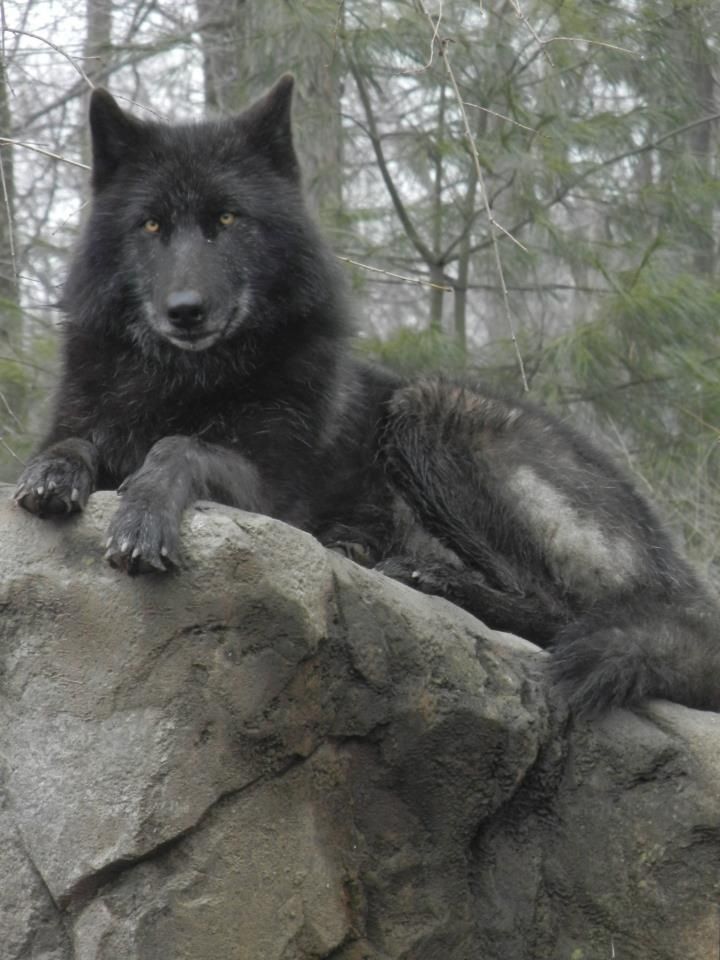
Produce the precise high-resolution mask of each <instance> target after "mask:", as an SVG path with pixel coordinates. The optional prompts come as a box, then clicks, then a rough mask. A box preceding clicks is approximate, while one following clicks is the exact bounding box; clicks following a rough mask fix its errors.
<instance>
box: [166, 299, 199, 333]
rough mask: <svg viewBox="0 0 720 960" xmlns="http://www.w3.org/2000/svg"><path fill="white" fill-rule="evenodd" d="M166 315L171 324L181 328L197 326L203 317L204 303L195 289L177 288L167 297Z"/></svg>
mask: <svg viewBox="0 0 720 960" xmlns="http://www.w3.org/2000/svg"><path fill="white" fill-rule="evenodd" d="M166 309H167V315H168V317H169V319H170V321H171V322H172V324H173V326H175V327H180V328H181V329H183V330H189V329H190V328H191V327H197V326H199V325H200V324H201V323H202V322H203V320H204V319H205V304H204V303H203V298H202V295H201V294H200V293H199V291H197V290H178V291H176V292H175V293H171V294H170V295H169V296H168V298H167V305H166Z"/></svg>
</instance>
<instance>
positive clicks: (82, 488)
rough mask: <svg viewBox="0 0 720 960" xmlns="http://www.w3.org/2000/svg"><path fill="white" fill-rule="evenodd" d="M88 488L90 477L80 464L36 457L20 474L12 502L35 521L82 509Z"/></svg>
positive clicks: (70, 459) (89, 473)
mask: <svg viewBox="0 0 720 960" xmlns="http://www.w3.org/2000/svg"><path fill="white" fill-rule="evenodd" d="M92 486H93V475H92V473H91V471H90V470H89V469H88V466H87V464H86V463H84V462H83V461H82V460H76V459H75V458H74V457H71V456H67V457H66V456H46V455H44V454H40V456H38V457H34V458H33V459H32V460H31V461H30V463H29V464H28V465H27V467H26V468H25V470H24V471H23V473H22V475H21V477H20V479H19V480H18V485H17V488H16V490H15V493H14V495H13V499H14V500H15V502H16V503H17V504H18V505H19V506H21V507H23V508H24V509H25V510H29V511H30V513H35V514H37V515H38V516H39V517H47V516H50V515H57V514H64V513H75V512H77V511H78V510H82V509H83V508H84V506H85V504H86V503H87V501H88V497H89V496H90V494H91V492H92Z"/></svg>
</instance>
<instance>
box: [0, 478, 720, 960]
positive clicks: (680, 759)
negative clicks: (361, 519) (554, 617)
mask: <svg viewBox="0 0 720 960" xmlns="http://www.w3.org/2000/svg"><path fill="white" fill-rule="evenodd" d="M9 492H10V491H9V488H7V489H5V490H4V491H2V494H1V495H2V496H3V497H4V498H5V499H3V501H2V507H0V529H1V531H2V533H1V534H0V536H1V537H2V544H3V546H2V550H1V551H0V618H1V619H0V765H1V766H0V790H1V791H2V795H3V799H4V803H3V805H2V809H0V877H2V878H3V879H2V882H1V883H0V943H2V948H1V949H0V954H1V955H2V956H3V957H7V960H71V958H72V960H160V958H168V960H170V958H172V960H218V958H222V960H310V958H316V960H317V958H330V957H332V958H333V960H364V958H368V960H381V958H384V960H396V958H407V960H435V958H437V960H480V958H482V960H495V958H497V960H500V958H503V960H507V958H511V960H526V958H527V960H541V958H545V957H547V958H548V960H550V958H552V960H564V958H567V960H594V958H598V960H600V958H602V960H606V958H610V957H612V956H613V950H614V955H615V956H617V957H618V958H621V960H629V958H637V960H671V958H673V960H675V958H677V960H696V958H697V960H700V958H702V960H709V958H712V957H715V956H717V954H718V943H719V939H718V937H719V933H720V931H719V927H718V910H717V895H718V881H719V879H720V870H719V867H720V748H719V745H720V717H718V716H716V715H713V714H704V713H699V712H695V711H691V710H687V709H685V708H682V707H678V706H674V705H669V704H653V705H651V706H650V707H648V708H647V709H645V710H644V711H642V712H638V713H637V714H633V713H630V712H627V711H616V712H614V713H612V714H610V715H608V716H607V717H606V718H605V719H604V720H602V721H598V722H594V723H582V724H581V723H577V722H574V721H573V720H572V719H571V718H569V717H568V715H567V712H566V711H565V710H564V708H563V706H562V704H561V703H559V702H558V701H557V699H556V698H555V697H554V696H553V695H552V693H551V691H549V689H548V685H547V681H546V678H545V669H544V668H545V654H543V653H542V652H541V651H539V650H537V648H535V647H533V646H532V645H530V644H528V643H526V642H525V641H522V640H519V639H517V638H514V637H510V636H508V635H506V634H499V633H496V632H494V631H492V630H489V629H488V628H486V627H485V626H483V624H482V623H480V622H479V621H477V620H475V619H474V618H473V617H471V616H469V615H468V614H465V613H463V612H462V611H460V610H458V609H457V608H455V607H453V606H452V605H450V604H448V603H447V602H445V601H443V600H441V599H437V598H430V597H425V596H422V595H420V594H418V593H415V592H414V591H412V590H410V589H408V588H406V587H404V586H402V585H400V584H397V583H395V582H393V581H391V580H388V579H386V578H384V577H382V576H380V575H379V574H375V573H372V572H369V571H366V570H363V569H361V568H360V567H358V566H356V565H355V564H353V563H352V562H351V561H349V560H347V559H345V558H343V557H340V556H337V555H335V554H332V553H330V552H328V551H326V550H324V549H323V548H322V547H321V546H320V545H319V544H318V543H317V542H316V541H315V540H314V539H313V538H312V537H310V536H308V535H307V534H304V533H302V532H299V531H297V530H294V529H292V528H290V527H288V526H286V525H284V524H281V523H279V522H276V521H273V520H269V519H267V518H265V517H260V516H254V515H250V514H246V513H242V512H239V511H235V510H231V509H227V508H223V507H218V506H215V505H209V504H199V505H197V506H196V507H195V509H193V510H191V511H189V513H188V516H187V518H186V522H185V527H184V550H185V564H184V567H183V569H182V570H181V571H178V572H176V573H173V574H169V575H160V574H153V575H149V576H144V577H138V578H135V579H130V578H128V577H127V576H125V575H124V574H121V573H118V572H116V571H115V570H113V569H111V568H110V567H109V566H107V564H105V563H104V561H103V560H102V553H103V549H102V543H103V539H104V529H105V527H106V525H107V522H108V519H109V517H110V515H111V513H112V510H113V509H114V507H115V505H116V503H117V499H116V497H115V495H114V494H110V493H104V494H96V495H95V496H93V497H92V498H91V500H90V503H89V505H88V508H87V510H86V512H85V513H84V514H83V515H82V516H75V517H70V518H67V519H62V520H49V521H45V522H42V521H39V520H38V519H37V518H35V517H33V516H30V515H28V514H26V513H24V512H23V511H21V510H20V509H18V508H16V507H14V506H13V505H11V504H10V503H9Z"/></svg>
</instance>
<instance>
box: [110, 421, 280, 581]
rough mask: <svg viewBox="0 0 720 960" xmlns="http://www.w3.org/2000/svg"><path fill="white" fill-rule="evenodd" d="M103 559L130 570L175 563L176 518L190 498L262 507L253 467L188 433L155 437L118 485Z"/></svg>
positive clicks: (237, 455) (159, 568) (253, 508)
mask: <svg viewBox="0 0 720 960" xmlns="http://www.w3.org/2000/svg"><path fill="white" fill-rule="evenodd" d="M118 493H119V494H120V496H121V497H122V502H121V505H120V506H119V507H118V510H117V511H116V513H115V516H114V517H113V518H112V520H111V521H110V526H109V528H108V539H107V543H106V547H107V553H106V554H105V557H106V559H107V560H108V561H109V562H110V563H111V564H112V566H114V567H117V568H118V569H120V570H124V571H126V572H127V573H129V574H131V575H132V574H136V573H147V572H150V571H153V570H157V571H164V570H167V569H169V568H172V567H173V566H177V565H178V564H179V541H180V522H181V520H182V515H183V512H184V511H185V509H186V508H187V507H188V506H189V505H190V504H191V503H192V502H193V501H195V500H199V499H205V498H207V499H211V500H217V501H218V502H220V503H227V504H230V505H232V506H237V507H240V508H242V509H244V510H254V511H260V512H267V509H266V504H265V498H264V497H263V495H262V493H261V486H260V477H259V474H258V471H257V469H256V468H255V467H254V466H253V464H251V463H250V462H249V461H248V460H247V459H246V458H245V457H243V456H242V455H241V454H239V453H236V452H235V451H233V450H228V449H226V448H224V447H219V446H216V445H214V444H208V443H204V442H203V441H201V440H197V439H195V438H193V437H182V436H171V437H164V438H163V439H162V440H159V441H158V442H157V443H156V444H155V445H154V446H153V447H152V448H151V449H150V452H149V453H148V455H147V457H146V458H145V461H144V463H143V465H142V466H141V467H140V469H139V470H137V471H136V472H135V473H133V474H131V476H129V477H127V479H126V480H125V481H124V482H123V483H122V485H121V486H120V488H119V490H118Z"/></svg>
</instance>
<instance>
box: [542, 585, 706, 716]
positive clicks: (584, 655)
mask: <svg viewBox="0 0 720 960" xmlns="http://www.w3.org/2000/svg"><path fill="white" fill-rule="evenodd" d="M686 587H687V589H686V590H685V591H684V594H683V595H682V596H677V598H676V601H675V602H668V601H667V600H666V599H661V598H656V599H654V600H653V599H652V598H648V597H644V596H639V595H636V596H634V597H631V598H627V599H625V600H617V599H616V600H614V601H611V600H608V601H607V603H606V604H604V605H602V606H601V607H599V608H597V609H594V610H593V611H592V613H590V614H588V615H586V616H584V617H581V618H580V619H578V620H575V621H573V622H571V623H569V624H568V625H567V626H565V627H563V628H562V629H561V630H560V631H558V633H557V634H556V635H555V637H554V638H553V641H552V674H553V677H554V679H555V681H556V683H557V684H558V686H559V687H560V689H561V691H562V693H563V694H564V696H565V699H566V700H567V702H568V703H569V705H570V707H571V709H572V710H573V711H574V712H575V713H577V714H585V715H593V714H598V713H602V712H603V711H605V710H607V709H608V708H610V707H614V706H633V705H635V704H638V703H640V702H642V701H643V700H647V699H651V698H660V699H666V700H672V701H674V702H675V703H682V704H685V705H686V706H689V707H696V708H698V709H701V710H715V711H720V615H719V613H718V609H717V607H716V606H715V604H714V603H713V602H712V601H711V600H710V599H709V598H708V597H707V596H705V595H704V594H703V592H702V589H701V588H699V587H694V588H693V587H692V586H690V585H686Z"/></svg>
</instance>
